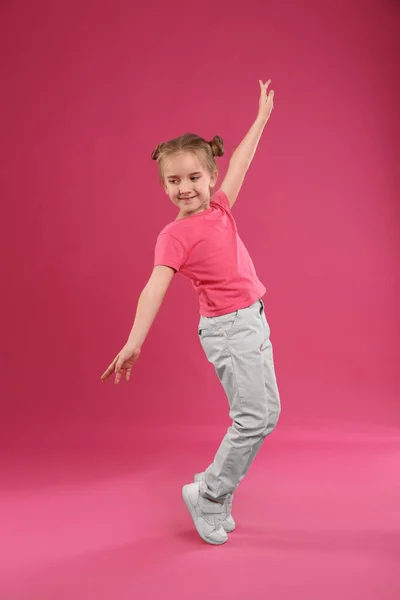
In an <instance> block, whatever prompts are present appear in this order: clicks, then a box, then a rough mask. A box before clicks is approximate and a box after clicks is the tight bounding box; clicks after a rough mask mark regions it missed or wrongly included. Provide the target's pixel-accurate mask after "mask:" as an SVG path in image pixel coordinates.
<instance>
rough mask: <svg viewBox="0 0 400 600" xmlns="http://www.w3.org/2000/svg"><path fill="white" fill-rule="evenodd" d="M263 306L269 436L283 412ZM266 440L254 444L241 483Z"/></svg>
mask: <svg viewBox="0 0 400 600" xmlns="http://www.w3.org/2000/svg"><path fill="white" fill-rule="evenodd" d="M261 304H262V308H261V318H262V321H263V324H264V342H263V346H262V353H263V375H264V386H265V392H266V394H267V397H268V424H267V428H266V432H265V434H266V436H267V435H270V434H271V433H272V432H273V430H274V429H275V427H276V424H277V422H278V420H279V415H280V412H281V402H280V395H279V389H278V384H277V381H276V374H275V367H274V358H273V349H272V344H271V340H270V333H271V332H270V327H269V324H268V321H267V319H266V316H265V311H264V304H263V303H262V301H261ZM264 439H265V437H262V438H261V439H260V441H259V442H257V443H256V444H254V446H253V448H252V450H251V453H250V456H249V460H248V463H247V465H246V467H245V468H244V471H243V472H242V474H241V476H240V478H239V483H240V482H241V481H242V479H243V478H244V477H245V476H246V474H247V471H248V470H249V468H250V465H251V463H252V462H253V460H254V458H255V456H256V454H257V452H258V451H259V449H260V447H261V446H262V444H263V442H264Z"/></svg>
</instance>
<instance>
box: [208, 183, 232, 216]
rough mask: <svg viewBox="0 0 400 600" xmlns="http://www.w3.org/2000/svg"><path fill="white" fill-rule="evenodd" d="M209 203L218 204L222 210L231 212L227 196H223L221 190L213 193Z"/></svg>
mask: <svg viewBox="0 0 400 600" xmlns="http://www.w3.org/2000/svg"><path fill="white" fill-rule="evenodd" d="M211 202H213V203H214V204H219V205H220V206H223V208H225V210H228V211H229V212H230V210H231V207H230V205H229V200H228V196H227V195H226V194H225V192H224V190H222V189H221V188H219V190H218V191H217V192H215V194H214V196H213V197H212V198H211Z"/></svg>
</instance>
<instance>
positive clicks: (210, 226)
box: [154, 189, 266, 317]
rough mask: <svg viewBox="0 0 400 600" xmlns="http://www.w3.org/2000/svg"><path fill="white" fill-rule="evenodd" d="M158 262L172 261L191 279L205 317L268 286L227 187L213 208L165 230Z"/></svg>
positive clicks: (258, 295)
mask: <svg viewBox="0 0 400 600" xmlns="http://www.w3.org/2000/svg"><path fill="white" fill-rule="evenodd" d="M156 265H165V266H167V267H172V268H173V269H175V270H176V271H179V273H181V274H182V275H184V276H185V277H187V278H188V279H190V280H191V282H192V285H193V287H194V289H195V290H196V292H197V294H198V296H199V302H200V315H202V316H204V317H217V316H220V315H224V314H227V313H230V312H233V311H235V310H238V309H240V308H245V307H247V306H250V305H251V304H253V303H254V302H256V301H257V300H259V299H260V298H261V297H262V296H263V295H264V294H265V292H266V289H265V287H264V286H263V284H262V283H261V281H260V280H259V279H258V277H257V274H256V271H255V268H254V265H253V262H252V260H251V258H250V256H249V253H248V252H247V250H246V247H245V245H244V244H243V242H242V240H241V239H240V237H239V235H238V232H237V227H236V223H235V219H234V218H233V216H232V213H231V209H230V206H229V201H228V198H227V197H226V194H225V193H224V192H223V191H222V190H221V189H220V190H218V192H217V193H216V194H215V196H214V197H213V198H212V199H211V203H210V208H208V209H206V210H204V211H203V212H200V213H197V214H195V215H192V216H190V217H186V218H184V219H179V220H178V221H173V222H172V223H169V224H168V225H167V226H166V227H165V228H164V229H163V230H162V231H161V233H160V234H159V236H158V238H157V243H156V247H155V261H154V266H156Z"/></svg>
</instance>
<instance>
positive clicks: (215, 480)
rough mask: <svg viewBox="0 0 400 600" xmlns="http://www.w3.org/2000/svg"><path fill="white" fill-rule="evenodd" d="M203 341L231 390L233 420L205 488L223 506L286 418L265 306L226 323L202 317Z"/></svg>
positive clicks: (258, 305) (228, 391) (238, 314)
mask: <svg viewBox="0 0 400 600" xmlns="http://www.w3.org/2000/svg"><path fill="white" fill-rule="evenodd" d="M199 337H200V341H201V344H202V346H203V349H204V352H205V353H206V356H207V358H208V360H209V361H210V362H211V363H212V364H213V365H214V367H215V371H216V373H217V375H218V377H219V379H220V381H221V383H222V385H223V387H224V389H225V393H226V395H227V397H228V401H229V406H230V412H229V417H230V418H231V419H232V425H231V426H230V427H229V429H228V431H227V433H226V435H225V437H224V439H223V440H222V442H221V445H220V447H219V449H218V451H217V453H216V455H215V457H214V461H213V463H212V464H211V465H210V466H209V467H208V468H207V469H206V471H205V480H204V482H202V484H201V494H202V495H203V496H204V497H206V498H209V499H211V500H218V501H220V502H222V501H224V500H225V499H226V497H227V494H229V493H230V492H234V490H235V489H236V488H237V486H238V484H239V483H240V481H241V480H242V479H243V477H244V476H245V475H246V473H247V471H248V469H249V467H250V465H251V463H252V462H253V460H254V458H255V456H256V454H257V452H258V450H259V449H260V447H261V445H262V443H263V441H264V439H265V437H266V436H267V435H269V434H270V433H271V432H272V431H273V429H274V428H275V425H276V423H277V422H278V418H279V414H280V398H279V391H278V386H277V382H276V377H275V370H274V362H273V356H272V345H271V341H270V328H269V325H268V322H267V319H266V317H265V312H264V303H263V301H262V300H258V301H257V302H255V303H254V304H252V305H251V306H249V307H247V308H242V309H240V310H236V311H235V312H233V313H229V314H226V315H222V316H221V317H200V323H199Z"/></svg>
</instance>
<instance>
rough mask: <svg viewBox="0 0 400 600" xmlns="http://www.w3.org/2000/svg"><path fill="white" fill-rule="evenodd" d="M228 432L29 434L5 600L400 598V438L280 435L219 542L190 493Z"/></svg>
mask: <svg viewBox="0 0 400 600" xmlns="http://www.w3.org/2000/svg"><path fill="white" fill-rule="evenodd" d="M224 430H225V429H224V428H221V427H210V428H204V427H202V428H200V427H198V428H196V427H192V428H182V427H180V428H179V430H177V431H175V432H173V431H171V429H170V428H169V429H163V428H162V427H159V428H154V427H151V428H149V427H148V426H147V427H146V426H143V427H142V428H141V429H140V431H139V432H138V431H136V432H135V435H133V432H132V431H131V430H129V428H127V427H126V428H125V429H124V428H122V427H116V428H115V429H114V430H113V429H112V427H107V428H106V427H105V426H103V428H100V427H97V428H94V427H93V428H92V430H88V429H86V430H81V431H80V432H79V433H78V432H75V433H74V436H72V435H71V434H69V435H67V434H66V433H65V432H64V434H62V433H61V432H59V433H57V435H56V434H55V435H54V436H53V437H52V440H49V439H46V438H45V437H44V436H42V437H41V438H39V437H38V436H37V437H36V438H35V437H34V436H33V437H32V439H30V440H29V439H26V438H25V439H24V443H23V444H22V445H21V444H20V445H19V446H18V451H17V445H16V446H15V448H14V451H13V450H12V449H11V451H10V453H9V455H8V457H7V460H5V459H4V457H3V463H2V465H1V469H2V476H1V490H0V491H1V495H0V528H1V546H0V600H64V599H66V600H67V599H68V600H70V599H71V600H72V599H73V600H81V599H82V600H83V599H84V600H91V599H93V600H105V599H107V600H108V599H110V600H111V599H113V600H125V599H128V598H130V599H132V598H135V599H138V600H147V599H162V598H171V597H173V598H174V599H175V600H180V599H186V598H190V600H196V599H197V598H199V599H200V598H201V599H204V598H207V599H208V600H212V599H214V598H215V599H218V600H221V599H224V598H230V599H232V600H241V599H247V598H252V599H257V600H258V599H260V600H261V599H267V598H268V599H271V600H286V599H292V598H293V599H296V600H302V599H307V600H337V599H338V598H340V600H358V599H360V600H389V599H390V600H398V598H400V574H399V572H400V569H399V568H398V567H399V564H400V476H399V473H400V434H399V432H398V431H396V430H395V429H392V430H391V429H385V428H381V429H379V428H376V427H375V428H374V429H373V430H372V429H371V430H368V429H367V428H365V429H364V430H363V431H362V430H357V431H356V430H355V429H352V428H351V427H349V428H348V429H347V431H343V429H341V430H340V434H339V433H337V432H336V431H335V428H329V430H328V429H325V430H324V428H323V427H322V428H321V427H315V428H314V429H313V428H312V427H310V428H309V429H308V430H305V429H304V428H300V427H299V428H298V429H296V428H295V427H286V428H285V427H282V428H281V430H280V431H279V430H278V428H277V430H276V432H274V434H273V435H272V436H271V437H270V438H269V439H267V440H266V442H265V444H264V446H263V448H262V449H261V451H260V453H259V454H258V456H257V458H256V460H255V461H254V463H253V465H252V468H251V469H250V471H249V474H248V476H247V477H246V479H245V480H244V481H243V482H242V484H241V486H240V487H239V489H238V490H237V492H236V494H235V499H234V504H233V510H232V514H233V516H234V518H235V520H236V523H237V529H236V531H234V532H232V533H231V534H230V536H229V540H228V542H227V543H226V544H224V545H223V546H210V545H208V544H206V543H205V542H203V541H202V540H201V539H200V537H199V536H198V534H197V532H196V530H195V529H194V526H193V524H192V521H191V518H190V515H189V513H188V512H187V509H186V507H185V505H184V503H183V500H182V497H181V487H182V485H183V484H184V483H187V482H189V481H190V480H191V478H192V476H193V473H195V472H197V471H199V470H203V469H204V468H205V467H206V466H207V464H208V462H209V461H210V460H211V458H212V455H213V453H214V451H215V450H216V448H217V442H218V441H219V439H220V438H221V436H222V435H223V433H224ZM338 431H339V430H338ZM39 439H41V441H39Z"/></svg>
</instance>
